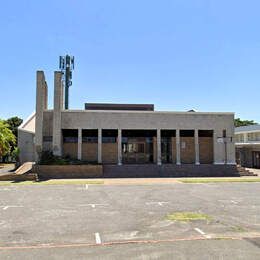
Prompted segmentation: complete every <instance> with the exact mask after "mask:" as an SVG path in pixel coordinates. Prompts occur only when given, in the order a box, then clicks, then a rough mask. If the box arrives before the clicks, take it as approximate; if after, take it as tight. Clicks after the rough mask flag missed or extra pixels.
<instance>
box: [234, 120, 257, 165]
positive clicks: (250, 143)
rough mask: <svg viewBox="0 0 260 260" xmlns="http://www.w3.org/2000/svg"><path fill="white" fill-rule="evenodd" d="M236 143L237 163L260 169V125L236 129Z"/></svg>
mask: <svg viewBox="0 0 260 260" xmlns="http://www.w3.org/2000/svg"><path fill="white" fill-rule="evenodd" d="M235 142H236V143H235V145H236V160H237V163H238V164H240V165H241V166H243V167H249V168H260V125H250V126H242V127H236V128H235Z"/></svg>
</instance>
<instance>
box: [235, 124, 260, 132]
mask: <svg viewBox="0 0 260 260" xmlns="http://www.w3.org/2000/svg"><path fill="white" fill-rule="evenodd" d="M258 131H260V125H247V126H240V127H236V128H235V133H240V132H241V133H243V132H258Z"/></svg>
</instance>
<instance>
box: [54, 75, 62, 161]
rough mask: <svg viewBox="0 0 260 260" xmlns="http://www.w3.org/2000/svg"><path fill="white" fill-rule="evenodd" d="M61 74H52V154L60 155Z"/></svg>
mask: <svg viewBox="0 0 260 260" xmlns="http://www.w3.org/2000/svg"><path fill="white" fill-rule="evenodd" d="M62 89H63V84H62V73H61V72H60V71H55V72H54V102H53V139H52V147H53V148H52V149H53V154H54V155H57V156H61V155H62V134H61V110H62V100H63V97H62V93H63V90H62Z"/></svg>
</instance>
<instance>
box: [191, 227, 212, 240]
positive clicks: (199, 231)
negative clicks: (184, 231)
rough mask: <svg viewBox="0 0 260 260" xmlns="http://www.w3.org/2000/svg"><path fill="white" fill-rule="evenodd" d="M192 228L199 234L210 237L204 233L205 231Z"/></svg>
mask: <svg viewBox="0 0 260 260" xmlns="http://www.w3.org/2000/svg"><path fill="white" fill-rule="evenodd" d="M194 230H195V231H197V232H198V233H200V234H201V235H203V236H204V237H206V238H211V236H210V235H206V233H205V232H204V231H202V230H201V229H199V228H194Z"/></svg>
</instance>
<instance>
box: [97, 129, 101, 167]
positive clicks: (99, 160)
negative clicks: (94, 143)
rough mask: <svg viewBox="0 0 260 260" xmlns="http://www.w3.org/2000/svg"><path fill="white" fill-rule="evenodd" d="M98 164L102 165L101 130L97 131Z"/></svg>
mask: <svg viewBox="0 0 260 260" xmlns="http://www.w3.org/2000/svg"><path fill="white" fill-rule="evenodd" d="M98 163H102V129H101V128H99V129H98Z"/></svg>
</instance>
